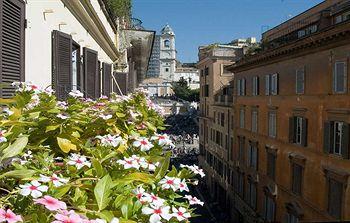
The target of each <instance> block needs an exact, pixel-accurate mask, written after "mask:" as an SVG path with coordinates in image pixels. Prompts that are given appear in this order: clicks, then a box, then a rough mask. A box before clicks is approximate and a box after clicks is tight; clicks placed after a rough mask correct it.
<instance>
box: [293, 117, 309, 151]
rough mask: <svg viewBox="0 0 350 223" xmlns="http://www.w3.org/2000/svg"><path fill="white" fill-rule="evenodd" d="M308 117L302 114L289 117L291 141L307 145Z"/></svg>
mask: <svg viewBox="0 0 350 223" xmlns="http://www.w3.org/2000/svg"><path fill="white" fill-rule="evenodd" d="M307 123H308V122H307V119H306V118H303V117H300V116H293V117H290V118H289V141H290V142H291V143H295V144H298V145H301V146H307Z"/></svg>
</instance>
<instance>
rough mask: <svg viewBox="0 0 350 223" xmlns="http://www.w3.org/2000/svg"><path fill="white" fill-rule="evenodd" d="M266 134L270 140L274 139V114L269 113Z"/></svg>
mask: <svg viewBox="0 0 350 223" xmlns="http://www.w3.org/2000/svg"><path fill="white" fill-rule="evenodd" d="M268 128H269V129H268V134H269V136H270V137H272V138H276V134H277V132H276V112H269V119H268Z"/></svg>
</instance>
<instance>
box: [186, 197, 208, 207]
mask: <svg viewBox="0 0 350 223" xmlns="http://www.w3.org/2000/svg"><path fill="white" fill-rule="evenodd" d="M185 198H186V199H187V200H188V201H189V203H190V205H196V204H198V205H201V206H203V205H204V202H202V201H200V200H199V199H198V198H196V197H192V196H191V195H185Z"/></svg>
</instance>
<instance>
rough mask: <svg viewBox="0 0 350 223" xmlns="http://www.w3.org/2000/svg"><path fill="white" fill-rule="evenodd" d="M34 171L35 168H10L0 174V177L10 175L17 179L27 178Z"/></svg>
mask: <svg viewBox="0 0 350 223" xmlns="http://www.w3.org/2000/svg"><path fill="white" fill-rule="evenodd" d="M35 173H36V171H35V170H28V169H23V170H12V171H9V172H6V173H4V174H2V175H0V179H2V178H4V177H12V178H17V179H23V178H29V177H31V176H33V175H34V174H35Z"/></svg>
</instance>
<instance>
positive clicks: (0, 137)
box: [0, 129, 7, 143]
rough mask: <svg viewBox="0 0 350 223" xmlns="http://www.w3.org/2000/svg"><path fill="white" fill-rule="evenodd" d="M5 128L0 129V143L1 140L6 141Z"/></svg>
mask: <svg viewBox="0 0 350 223" xmlns="http://www.w3.org/2000/svg"><path fill="white" fill-rule="evenodd" d="M5 133H6V130H1V129H0V143H2V142H7V139H6V137H5Z"/></svg>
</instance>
